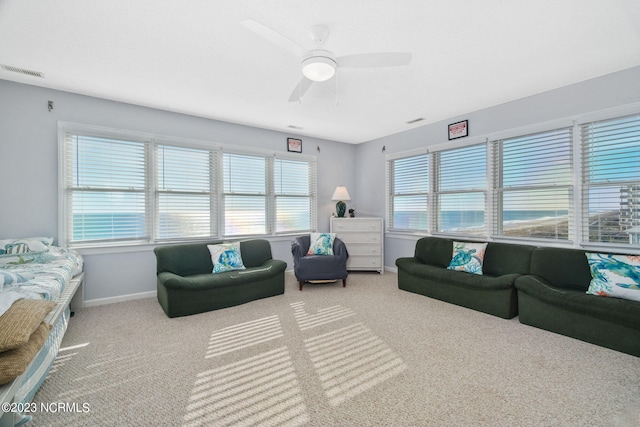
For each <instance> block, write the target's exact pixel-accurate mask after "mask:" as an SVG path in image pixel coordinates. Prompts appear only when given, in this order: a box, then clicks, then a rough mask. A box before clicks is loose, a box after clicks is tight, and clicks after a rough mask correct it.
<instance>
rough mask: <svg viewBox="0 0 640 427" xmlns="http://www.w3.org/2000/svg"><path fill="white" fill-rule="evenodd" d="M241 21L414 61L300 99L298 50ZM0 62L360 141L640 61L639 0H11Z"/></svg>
mask: <svg viewBox="0 0 640 427" xmlns="http://www.w3.org/2000/svg"><path fill="white" fill-rule="evenodd" d="M245 19H253V20H256V21H258V22H261V23H262V24H264V25H266V26H268V27H270V28H272V29H274V30H276V31H278V32H280V33H281V34H283V35H285V36H287V37H289V38H290V39H292V40H294V41H296V42H298V43H299V44H301V45H302V46H304V47H305V48H307V49H312V48H314V43H313V41H312V39H311V37H310V34H309V32H310V29H311V27H312V26H314V25H317V24H323V25H325V26H327V27H328V28H329V31H330V34H329V37H328V39H327V41H326V43H325V45H324V47H325V48H326V49H329V50H331V51H332V52H333V53H334V54H335V55H337V56H342V55H349V54H355V53H368V52H411V53H413V60H412V62H411V64H410V65H409V66H404V67H393V68H377V69H339V71H338V76H337V82H336V78H333V79H331V80H329V81H327V82H324V83H315V84H314V85H313V86H312V87H311V88H310V89H309V91H308V92H307V93H306V95H305V96H304V97H303V98H302V100H301V102H300V103H298V102H292V103H290V102H288V98H289V96H290V94H291V92H292V90H293V89H294V87H295V86H296V84H297V82H298V81H299V79H300V75H301V74H300V64H299V63H300V59H301V58H298V57H296V56H295V55H293V54H292V53H290V52H289V51H286V50H283V49H282V48H280V47H278V46H277V45H275V44H272V43H270V42H268V41H266V40H265V39H262V38H260V37H259V36H257V35H256V34H255V33H253V32H251V31H249V30H248V29H247V28H246V27H244V26H243V25H241V21H243V20H245ZM0 64H2V65H9V66H14V67H19V68H23V69H28V70H33V71H38V72H42V73H43V74H44V78H38V77H31V76H26V75H23V74H19V73H15V72H11V71H6V70H4V69H2V68H0V79H5V80H12V81H16V82H22V83H27V84H32V85H38V86H44V87H49V88H54V89H60V90H64V91H69V92H74V93H80V94H85V95H91V96H97V97H100V98H106V99H112V100H117V101H121V102H128V103H132V104H137V105H143V106H148V107H154V108H159V109H162V110H169V111H175V112H180V113H185V114H191V115H195V116H201V117H207V118H212V119H219V120H224V121H228V122H233V123H240V124H246V125H251V126H256V127H261V128H266V129H273V130H278V131H283V132H286V133H288V134H291V135H302V136H313V137H319V138H326V139H330V140H336V141H342V142H347V143H361V142H365V141H369V140H372V139H376V138H379V137H382V136H386V135H390V134H393V133H397V132H401V131H404V130H407V129H411V128H415V127H417V126H421V125H424V124H428V123H433V122H436V121H439V120H443V119H447V118H451V117H455V116H459V115H462V114H466V113H468V112H471V111H475V110H478V109H482V108H486V107H490V106H493V105H497V104H501V103H504V102H507V101H510V100H514V99H518V98H522V97H525V96H528V95H533V94H536V93H540V92H544V91H547V90H550V89H554V88H557V87H561V86H565V85H568V84H571V83H576V82H579V81H583V80H587V79H590V78H594V77H597V76H601V75H604V74H608V73H612V72H615V71H619V70H623V69H626V68H631V67H634V66H638V65H640V1H638V0H482V1H477V0H402V1H391V0H385V1H382V0H352V1H347V0H190V1H187V0H183V1H178V0H109V1H104V0H57V1H51V0H49V1H44V0H41V1H36V0H31V1H25V0H0ZM0 96H1V94H0ZM416 118H424V120H423V121H421V122H418V123H416V124H412V125H410V124H407V123H406V122H407V121H410V120H413V119H416ZM289 126H297V127H300V128H301V129H298V130H294V129H292V128H290V127H289Z"/></svg>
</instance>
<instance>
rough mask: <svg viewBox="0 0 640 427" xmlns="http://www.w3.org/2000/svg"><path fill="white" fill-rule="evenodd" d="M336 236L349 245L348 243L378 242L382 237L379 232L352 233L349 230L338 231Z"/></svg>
mask: <svg viewBox="0 0 640 427" xmlns="http://www.w3.org/2000/svg"><path fill="white" fill-rule="evenodd" d="M336 236H337V237H338V238H340V240H342V241H343V242H344V243H346V244H347V246H349V243H371V244H380V241H381V240H382V237H381V236H380V234H372V233H352V232H351V231H345V232H338V233H336Z"/></svg>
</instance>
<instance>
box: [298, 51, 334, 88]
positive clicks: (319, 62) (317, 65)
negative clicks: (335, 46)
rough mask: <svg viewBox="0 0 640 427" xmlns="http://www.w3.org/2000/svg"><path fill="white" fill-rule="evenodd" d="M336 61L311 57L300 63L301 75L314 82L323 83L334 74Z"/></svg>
mask: <svg viewBox="0 0 640 427" xmlns="http://www.w3.org/2000/svg"><path fill="white" fill-rule="evenodd" d="M337 65H338V64H336V61H334V60H333V59H332V58H329V57H326V56H312V57H310V58H307V59H305V60H304V61H302V74H304V76H305V77H306V78H308V79H309V80H312V81H314V82H324V81H325V80H329V79H330V78H331V77H333V76H334V75H335V74H336V67H337Z"/></svg>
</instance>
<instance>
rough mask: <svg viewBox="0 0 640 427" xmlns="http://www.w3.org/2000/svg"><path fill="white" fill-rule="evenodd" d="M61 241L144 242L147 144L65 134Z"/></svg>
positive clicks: (145, 228)
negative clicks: (64, 234)
mask: <svg viewBox="0 0 640 427" xmlns="http://www.w3.org/2000/svg"><path fill="white" fill-rule="evenodd" d="M64 144H65V146H64V153H65V155H64V193H65V194H64V197H65V200H64V203H65V206H66V218H65V220H66V221H67V227H66V236H65V237H66V241H67V242H68V243H77V242H94V243H97V242H119V241H148V240H149V222H148V214H147V209H148V208H147V197H146V196H147V193H146V187H147V164H146V157H147V150H148V144H147V143H145V142H138V141H126V140H118V139H110V138H103V137H95V136H87V135H75V134H72V133H66V134H65V142H64Z"/></svg>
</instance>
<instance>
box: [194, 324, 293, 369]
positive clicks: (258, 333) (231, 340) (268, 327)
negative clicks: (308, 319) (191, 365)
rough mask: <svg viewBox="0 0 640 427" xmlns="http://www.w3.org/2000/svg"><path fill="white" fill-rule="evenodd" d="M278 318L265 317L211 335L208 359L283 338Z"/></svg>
mask: <svg viewBox="0 0 640 427" xmlns="http://www.w3.org/2000/svg"><path fill="white" fill-rule="evenodd" d="M282 336H283V334H282V325H281V324H280V319H279V318H278V316H269V317H264V318H262V319H258V320H252V321H250V322H245V323H239V324H237V325H233V326H229V327H227V328H223V329H220V330H219V331H216V332H214V333H213V334H211V338H210V339H209V345H208V347H207V354H206V356H205V358H206V359H209V358H211V357H215V356H219V355H221V354H226V353H230V352H232V351H236V350H241V349H243V348H247V347H251V346H254V345H256V344H260V343H263V342H267V341H271V340H274V339H277V338H282Z"/></svg>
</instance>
